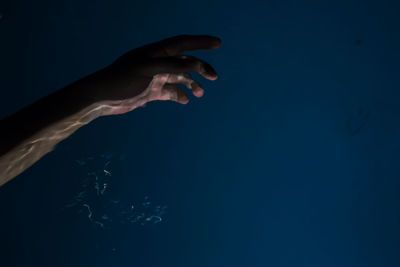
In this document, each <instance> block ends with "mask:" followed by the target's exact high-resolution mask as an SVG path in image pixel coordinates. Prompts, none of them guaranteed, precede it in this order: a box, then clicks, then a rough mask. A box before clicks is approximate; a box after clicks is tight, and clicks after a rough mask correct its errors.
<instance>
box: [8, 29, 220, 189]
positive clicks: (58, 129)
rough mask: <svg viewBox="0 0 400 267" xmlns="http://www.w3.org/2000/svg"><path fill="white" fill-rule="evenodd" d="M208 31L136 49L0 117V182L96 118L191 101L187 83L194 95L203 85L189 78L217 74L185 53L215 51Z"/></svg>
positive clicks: (214, 39) (216, 44)
mask: <svg viewBox="0 0 400 267" xmlns="http://www.w3.org/2000/svg"><path fill="white" fill-rule="evenodd" d="M220 45H221V40H220V39H219V38H217V37H214V36H208V35H179V36H174V37H171V38H167V39H164V40H161V41H159V42H155V43H151V44H148V45H145V46H142V47H139V48H136V49H133V50H131V51H129V52H127V53H125V54H124V55H122V56H120V57H119V58H118V59H117V60H115V61H114V62H113V63H112V64H110V65H109V66H107V67H105V68H103V69H101V70H99V71H97V72H95V73H93V74H91V75H89V76H86V77H84V78H82V79H80V80H78V81H76V82H74V83H72V84H70V85H68V86H66V87H64V88H62V89H60V90H58V91H56V92H54V93H53V94H50V95H48V96H46V97H44V98H42V99H40V100H39V101H37V102H35V103H33V104H31V105H30V106H28V107H25V108H24V109H22V110H20V111H18V112H17V113H14V114H12V115H11V116H9V117H7V118H4V119H3V120H1V121H0V129H1V131H0V140H1V143H0V186H2V185H4V184H5V183H7V182H8V181H10V180H11V179H13V178H14V177H16V176H17V175H19V174H20V173H22V172H23V171H25V170H26V169H27V168H29V167H30V166H32V165H33V164H34V163H35V162H36V161H38V160H39V159H40V158H41V157H43V156H44V155H46V154H47V153H49V152H51V151H52V150H54V148H55V146H56V145H57V144H58V143H59V142H61V141H62V140H64V139H66V138H67V137H69V136H70V135H71V134H73V133H74V132H75V131H76V130H78V129H79V128H80V127H82V126H84V125H86V124H88V123H90V122H91V121H93V120H95V119H96V118H98V117H102V116H109V115H115V114H124V113H127V112H129V111H131V110H134V109H135V108H137V107H141V106H144V105H145V104H146V103H148V102H151V101H156V100H171V101H176V102H178V103H181V104H187V103H188V102H189V98H188V95H187V93H186V91H184V90H182V89H181V88H179V87H178V84H184V85H185V86H186V87H187V88H188V89H190V90H191V91H192V93H193V95H195V96H196V97H202V96H203V94H204V89H203V88H202V86H201V84H200V83H199V82H197V81H195V80H193V78H192V77H191V76H190V74H189V73H188V72H189V71H195V72H198V73H199V74H201V75H202V76H203V77H204V78H206V79H208V80H216V79H217V77H218V75H217V73H216V71H215V70H214V69H213V67H212V66H211V65H210V64H208V63H207V62H205V61H203V60H201V59H199V58H196V57H193V56H190V55H181V53H182V52H185V51H190V50H197V49H216V48H218V47H219V46H220Z"/></svg>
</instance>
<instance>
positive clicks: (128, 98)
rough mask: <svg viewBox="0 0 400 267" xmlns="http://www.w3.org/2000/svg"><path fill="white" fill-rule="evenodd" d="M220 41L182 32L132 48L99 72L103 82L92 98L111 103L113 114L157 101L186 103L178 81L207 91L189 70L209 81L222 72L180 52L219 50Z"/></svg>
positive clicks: (93, 90)
mask: <svg viewBox="0 0 400 267" xmlns="http://www.w3.org/2000/svg"><path fill="white" fill-rule="evenodd" d="M220 44H221V40H220V39H219V38H217V37H214V36H207V35H179V36H174V37H171V38H168V39H164V40H161V41H159V42H156V43H151V44H148V45H145V46H142V47H139V48H136V49H134V50H131V51H129V52H127V53H125V54H124V55H122V56H121V57H119V58H118V59H117V60H116V61H115V62H114V63H112V64H111V65H110V66H108V67H106V68H105V69H103V70H101V71H99V72H97V73H95V75H97V76H96V77H97V78H96V79H100V80H101V84H99V86H95V87H94V88H91V89H90V94H91V97H93V98H94V99H95V101H96V102H98V103H100V102H106V103H107V105H111V106H112V112H110V113H111V114H122V113H126V112H128V111H130V110H132V109H134V108H136V107H138V106H142V105H145V104H146V103H147V102H150V101H154V100H172V101H176V102H178V103H181V104H186V103H188V102H189V98H188V96H187V93H186V92H185V91H184V90H182V89H181V88H179V87H178V84H183V85H185V86H186V87H187V88H188V89H191V90H192V93H193V94H194V95H195V96H196V97H201V96H203V94H204V89H203V88H202V86H201V84H200V83H199V82H197V81H195V80H193V78H192V77H191V76H190V74H189V73H188V72H189V71H195V72H198V73H199V74H201V75H202V76H203V77H204V78H206V79H209V80H215V79H217V77H218V75H217V73H216V71H215V70H214V69H213V67H212V66H211V65H210V64H208V63H207V62H205V61H203V60H200V59H198V58H196V57H194V56H190V55H180V53H182V52H184V51H186V50H196V49H215V48H218V47H219V46H220ZM99 76H100V77H99Z"/></svg>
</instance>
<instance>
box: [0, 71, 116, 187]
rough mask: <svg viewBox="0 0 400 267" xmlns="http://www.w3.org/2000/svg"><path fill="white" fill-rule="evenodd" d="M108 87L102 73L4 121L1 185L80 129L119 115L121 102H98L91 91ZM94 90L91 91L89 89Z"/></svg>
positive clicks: (0, 128)
mask: <svg viewBox="0 0 400 267" xmlns="http://www.w3.org/2000/svg"><path fill="white" fill-rule="evenodd" d="M99 86H107V79H105V78H104V76H103V75H102V73H101V71H100V72H98V73H95V74H92V75H90V76H87V77H85V78H83V79H81V80H79V81H77V82H75V83H73V84H71V85H69V86H67V87H65V88H63V89H61V90H59V91H57V92H55V93H53V94H50V95H48V96H46V97H44V98H42V99H40V100H39V101H37V102H35V103H33V104H32V105H30V106H28V107H26V108H24V109H22V110H20V111H18V112H17V113H15V114H13V115H11V116H9V117H7V118H5V119H3V120H2V121H0V137H1V139H0V142H1V143H0V186H1V185H3V184H5V183H6V182H8V181H9V180H11V179H12V178H14V177H15V176H17V175H18V174H20V173H22V172H23V171H24V170H26V169H27V168H29V167H30V166H31V165H33V164H34V163H35V162H36V161H38V160H39V159H40V158H41V157H43V156H44V155H45V154H47V153H48V152H50V151H52V150H53V149H54V148H55V146H56V145H57V144H58V143H59V142H61V141H62V140H64V139H66V138H67V137H68V136H70V135H71V134H73V133H74V132H75V131H76V130H78V129H79V128H80V127H82V126H84V125H86V124H88V123H89V122H91V121H93V120H94V119H96V118H98V117H100V116H103V115H109V114H114V113H116V112H115V111H114V110H115V108H116V106H118V105H119V103H118V101H108V102H106V101H102V102H96V101H95V100H94V98H92V97H91V96H90V95H88V93H87V92H89V91H90V92H92V91H93V90H92V89H93V88H96V87H99ZM88 88H89V89H90V90H87V89H88Z"/></svg>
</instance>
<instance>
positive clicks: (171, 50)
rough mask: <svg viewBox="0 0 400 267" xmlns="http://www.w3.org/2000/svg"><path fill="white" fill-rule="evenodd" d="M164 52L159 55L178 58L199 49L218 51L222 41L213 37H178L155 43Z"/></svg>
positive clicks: (184, 35) (185, 35) (186, 35)
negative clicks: (182, 54) (184, 53)
mask: <svg viewBox="0 0 400 267" xmlns="http://www.w3.org/2000/svg"><path fill="white" fill-rule="evenodd" d="M154 45H155V47H159V48H160V49H161V50H162V51H157V52H159V53H157V54H164V55H165V56H176V55H178V54H179V53H182V52H184V51H190V50H198V49H216V48H218V47H219V46H220V45H221V39H220V38H218V37H216V36H211V35H188V34H183V35H177V36H174V37H170V38H167V39H164V40H161V41H159V42H156V43H154Z"/></svg>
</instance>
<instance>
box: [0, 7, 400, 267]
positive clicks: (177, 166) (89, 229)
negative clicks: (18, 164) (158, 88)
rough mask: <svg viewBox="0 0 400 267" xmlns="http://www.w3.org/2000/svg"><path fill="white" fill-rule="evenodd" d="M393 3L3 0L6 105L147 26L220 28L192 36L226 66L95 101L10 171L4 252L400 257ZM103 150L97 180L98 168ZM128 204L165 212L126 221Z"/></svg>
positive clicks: (289, 261)
mask: <svg viewBox="0 0 400 267" xmlns="http://www.w3.org/2000/svg"><path fill="white" fill-rule="evenodd" d="M399 12H400V4H399V2H398V1H394V0H391V1H390V0H381V1H372V0H371V1H367V0H364V1H363V0H347V1H311V0H310V1H295V0H280V1H278V0H264V1H262V0H257V1H255V0H248V1H211V0H207V1H199V2H195V1H142V2H139V1H128V0H123V1H121V0H115V1H104V0H98V1H94V0H90V1H78V0H69V1H65V0H59V1H39V2H38V1H27V0H13V1H11V0H9V1H4V2H1V3H0V14H2V15H1V19H0V36H1V38H0V40H1V42H0V73H1V74H0V89H1V92H2V94H1V98H0V99H1V102H0V103H1V104H0V115H1V117H5V116H7V115H9V114H11V113H13V112H15V111H17V110H19V109H21V108H22V107H24V106H26V105H28V104H30V103H32V102H34V101H36V100H38V99H40V98H41V97H43V96H45V95H47V94H49V93H51V92H53V91H55V90H57V89H59V88H62V87H64V86H66V85H67V84H69V83H72V82H73V81H76V80H77V79H80V78H82V77H83V76H85V75H88V74H90V73H92V72H94V71H96V70H98V69H100V68H102V67H104V66H106V65H107V64H109V63H111V62H112V61H113V60H114V59H116V57H118V56H120V55H121V54H122V53H124V52H126V51H128V50H130V49H133V48H135V47H138V46H141V45H144V44H147V43H151V42H154V41H158V40H161V39H164V38H167V37H170V36H173V35H177V34H183V33H186V34H209V35H216V36H218V37H220V38H221V39H222V45H221V47H220V48H219V49H218V50H213V51H194V52H191V53H188V54H192V55H195V56H198V57H201V58H202V59H204V60H207V61H208V62H210V63H211V64H212V65H213V66H214V67H215V69H216V70H217V72H218V74H219V79H218V80H216V81H206V80H204V79H202V78H201V77H200V76H199V75H196V74H194V77H196V78H198V79H199V81H200V82H201V83H202V84H203V85H204V87H205V89H206V92H205V95H204V97H203V98H200V99H196V98H195V97H191V102H190V103H189V104H188V105H180V104H177V103H173V102H161V101H158V102H152V103H149V104H148V105H147V106H146V107H145V108H139V109H136V110H134V111H132V112H130V113H128V114H124V115H119V116H112V117H103V118H99V119H97V120H95V121H94V122H93V123H91V124H89V125H88V126H86V127H83V128H81V129H79V130H78V131H77V132H76V133H74V134H73V135H72V136H71V137H70V138H69V139H67V140H65V141H63V142H62V143H60V144H59V145H58V146H57V148H56V149H55V150H54V151H53V152H51V153H49V154H47V155H46V156H45V157H44V158H42V159H41V160H40V161H39V162H38V163H37V164H35V165H34V166H32V167H31V168H30V169H29V170H27V171H26V172H25V173H23V174H21V175H20V176H19V177H17V178H15V179H14V180H13V181H11V182H9V183H8V184H6V185H5V186H3V187H1V188H0V266H1V267H3V266H4V267H8V266H35V267H36V266H41V267H45V266H96V267H100V266H118V267H119V266H146V267H147V266H167V267H168V266H171V267H172V266H173V267H180V266H182V267H189V266H190V267H196V266H199V267H200V266H201V267H204V266H209V267H213V266H218V267H224V266H229V267H236V266H324V267H330V266H341V267H345V266H363V267H367V266H380V267H383V266H400V253H399V251H400V209H399V207H400V194H399V192H400V163H399V162H400V140H399V137H400V123H399V122H400V104H399V103H400V92H399V89H400V82H399V77H400V75H399V71H400V65H399V62H400V34H399V26H400V17H399V16H398V14H399ZM102 155H103V156H102ZM110 155H112V156H110ZM91 157H92V158H93V159H91ZM107 157H109V158H107ZM77 160H79V161H77ZM81 160H84V161H85V162H86V163H87V164H86V165H82V166H81V164H80V163H82V161H81ZM108 161H110V163H108V164H109V165H108V166H107V168H109V169H107V170H110V171H111V173H112V176H107V175H106V174H105V173H102V175H103V176H101V177H98V179H99V180H101V182H103V181H106V180H107V186H108V187H107V190H106V191H105V194H99V195H97V192H96V189H95V188H94V186H95V180H93V179H94V177H95V176H94V175H91V176H90V175H88V169H90V170H91V171H98V170H100V172H101V171H102V170H103V169H102V168H103V167H104V165H105V164H107V162H108ZM88 164H91V165H90V166H89V165H88ZM89 172H90V171H89ZM98 175H99V176H100V173H98ZM85 179H89V180H85ZM85 183H86V184H87V187H84V184H85ZM100 186H102V185H100ZM82 188H84V190H82ZM85 190H86V193H85V194H86V195H85V196H84V197H82V198H81V200H80V202H79V201H78V202H77V203H78V204H76V206H74V207H71V208H68V207H66V205H68V203H71V201H72V200H73V199H74V197H76V195H77V194H78V193H79V192H82V191H85ZM75 199H76V198H75ZM111 201H118V203H117V202H116V203H115V205H116V206H115V208H114V207H113V206H112V205H111V204H110V203H113V202H111ZM147 201H148V202H151V203H149V206H148V207H147V206H146V205H147V204H146V202H147ZM85 203H86V204H87V205H88V203H89V204H90V205H91V206H90V207H91V208H93V213H95V214H94V215H93V216H96V217H92V218H91V219H90V218H89V217H88V215H89V213H88V209H87V207H86V206H83V204H85ZM131 204H134V205H135V208H138V209H139V211H138V212H139V213H140V214H141V213H142V212H144V213H146V215H145V216H151V215H157V214H158V213H157V211H155V209H157V206H161V207H165V209H166V213H165V214H162V219H163V220H162V221H161V222H158V221H157V223H156V221H154V220H151V221H149V222H147V221H146V223H144V225H142V224H141V223H140V222H141V221H140V220H139V221H137V222H130V221H129V220H128V219H127V218H128V217H127V216H128V215H129V214H128V215H127V213H124V212H127V209H129V207H130V205H131ZM107 205H108V206H107ZM110 205H111V207H110ZM105 206H107V208H105ZM104 213H107V216H108V219H104V220H103V219H102V218H101V216H103V215H104ZM156 213H157V214H156ZM159 215H160V214H159ZM135 216H137V214H136V215H135ZM136 218H137V217H136ZM109 219H111V220H112V221H110V220H109ZM153 219H154V218H153ZM96 220H97V221H99V222H103V223H104V224H105V227H104V228H102V227H100V226H99V224H96V223H95V221H96ZM123 221H125V222H123ZM142 222H143V220H142Z"/></svg>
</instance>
